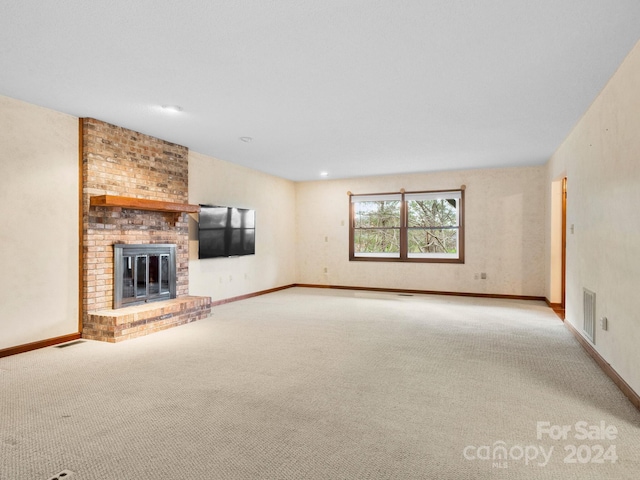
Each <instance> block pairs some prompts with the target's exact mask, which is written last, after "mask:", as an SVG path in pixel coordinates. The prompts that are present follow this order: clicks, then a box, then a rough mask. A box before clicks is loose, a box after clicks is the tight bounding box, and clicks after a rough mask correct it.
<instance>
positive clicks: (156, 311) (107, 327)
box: [82, 297, 211, 343]
mask: <svg viewBox="0 0 640 480" xmlns="http://www.w3.org/2000/svg"><path fill="white" fill-rule="evenodd" d="M210 314H211V299H210V298H209V297H182V298H174V299H172V300H165V301H162V302H155V303H147V304H144V305H134V306H132V307H125V308H118V309H117V310H113V309H108V310H100V311H96V312H90V313H89V314H88V315H87V321H86V323H85V324H84V327H83V329H82V337H83V338H88V339H90V340H102V341H106V342H112V343H116V342H120V341H122V340H128V339H130V338H135V337H140V336H142V335H148V334H150V333H154V332H159V331H161V330H165V329H167V328H171V327H177V326H178V325H183V324H185V323H189V322H193V321H195V320H200V319H202V318H206V317H208V316H209V315H210Z"/></svg>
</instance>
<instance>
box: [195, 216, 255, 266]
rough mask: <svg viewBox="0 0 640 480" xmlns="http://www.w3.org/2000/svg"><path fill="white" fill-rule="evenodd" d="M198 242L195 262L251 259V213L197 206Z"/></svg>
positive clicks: (253, 221) (252, 240)
mask: <svg viewBox="0 0 640 480" xmlns="http://www.w3.org/2000/svg"><path fill="white" fill-rule="evenodd" d="M198 242H199V246H198V258H215V257H235V256H240V255H254V254H255V253H256V213H255V210H250V209H248V208H235V207H220V206H213V205H200V220H199V222H198Z"/></svg>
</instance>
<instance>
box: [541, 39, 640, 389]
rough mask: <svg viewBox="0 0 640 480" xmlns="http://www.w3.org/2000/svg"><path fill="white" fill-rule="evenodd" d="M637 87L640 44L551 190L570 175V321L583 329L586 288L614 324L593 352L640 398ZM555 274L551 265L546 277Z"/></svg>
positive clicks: (557, 161)
mask: <svg viewBox="0 0 640 480" xmlns="http://www.w3.org/2000/svg"><path fill="white" fill-rule="evenodd" d="M639 86H640V43H639V44H637V45H636V46H635V48H634V49H633V50H632V51H631V53H630V54H629V56H628V57H627V58H626V60H625V61H624V62H623V63H622V65H621V66H620V68H619V69H618V71H617V72H616V74H615V75H614V76H613V77H612V78H611V80H610V81H609V83H608V84H607V86H606V87H605V88H604V90H603V91H602V93H601V94H600V95H599V96H598V97H597V98H596V100H595V101H594V102H593V104H592V105H591V107H590V108H589V109H588V111H587V112H586V113H585V115H584V116H583V118H582V119H581V120H580V122H579V123H578V124H577V125H576V127H575V128H574V129H573V131H572V132H571V134H570V135H569V136H568V138H567V139H566V140H565V141H564V142H563V144H562V145H561V146H560V147H559V148H558V150H557V152H556V153H555V154H554V156H553V157H552V158H551V160H550V161H549V163H548V169H547V183H548V184H549V183H551V182H552V180H553V179H555V178H557V176H558V175H560V174H561V173H562V172H565V171H566V175H567V178H568V200H567V225H568V229H569V232H568V235H567V309H566V315H567V321H569V322H571V324H572V325H574V326H575V327H576V328H577V329H578V330H581V329H582V316H583V311H582V289H583V288H587V289H589V290H591V291H593V292H595V293H596V315H597V318H599V317H601V316H606V317H607V318H608V319H609V330H608V331H603V330H600V329H599V328H597V330H596V339H595V348H596V350H598V352H599V353H600V354H601V355H602V356H603V357H604V358H605V359H606V360H607V362H609V363H610V364H611V366H612V367H613V368H614V369H615V370H616V371H617V372H618V373H619V374H620V375H621V376H622V377H623V378H624V379H625V380H626V381H627V383H629V385H630V386H631V387H632V388H633V389H634V390H635V391H636V392H640V369H639V368H638V366H639V365H640V348H639V347H638V346H639V345H640V313H639V312H640V296H638V287H639V286H640V281H639V280H640V215H639V213H638V208H639V206H640V87H639ZM547 210H550V208H548V209H547ZM547 221H548V222H550V221H551V220H550V219H549V218H548V220H547ZM571 225H574V234H571V232H570V228H571ZM548 235H549V234H548ZM547 243H549V244H550V243H551V240H550V238H549V236H548V237H547ZM550 268H551V265H550V264H549V265H547V271H548V273H549V269H550Z"/></svg>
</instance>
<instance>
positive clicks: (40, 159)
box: [0, 96, 79, 349]
mask: <svg viewBox="0 0 640 480" xmlns="http://www.w3.org/2000/svg"><path fill="white" fill-rule="evenodd" d="M78 161H79V160H78V119H77V118H75V117H72V116H69V115H65V114H62V113H59V112H54V111H52V110H48V109H45V108H41V107H37V106H34V105H30V104H27V103H24V102H20V101H17V100H13V99H10V98H7V97H3V96H0V165H1V166H2V174H1V175H0V216H1V217H2V229H1V231H0V232H1V233H0V245H2V255H0V271H1V272H2V274H1V275H0V349H2V348H8V347H12V346H15V345H21V344H25V343H30V342H35V341H39V340H44V339H48V338H52V337H57V336H61V335H67V334H71V333H76V332H77V331H78V301H79V300H78V289H79V279H78V245H79V240H78V235H79V234H78V229H79V226H78V225H79V223H78V222H79V219H78V218H79V211H78V210H79V206H78V201H79V200H78V188H79V186H78V181H79V180H78V168H79V167H78Z"/></svg>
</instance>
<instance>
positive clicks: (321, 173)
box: [320, 172, 329, 177]
mask: <svg viewBox="0 0 640 480" xmlns="http://www.w3.org/2000/svg"><path fill="white" fill-rule="evenodd" d="M320 176H321V177H328V176H329V172H320Z"/></svg>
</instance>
